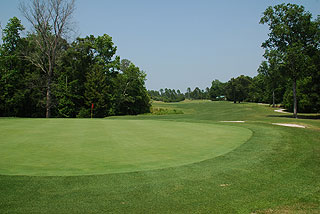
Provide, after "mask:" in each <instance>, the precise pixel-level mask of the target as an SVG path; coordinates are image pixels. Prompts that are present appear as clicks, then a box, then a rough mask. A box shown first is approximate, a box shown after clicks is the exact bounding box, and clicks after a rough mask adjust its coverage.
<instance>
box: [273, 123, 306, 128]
mask: <svg viewBox="0 0 320 214" xmlns="http://www.w3.org/2000/svg"><path fill="white" fill-rule="evenodd" d="M272 124H273V125H277V126H288V127H296V128H306V127H305V126H302V125H298V124H293V123H272Z"/></svg>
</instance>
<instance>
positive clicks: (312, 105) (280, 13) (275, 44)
mask: <svg viewBox="0 0 320 214" xmlns="http://www.w3.org/2000/svg"><path fill="white" fill-rule="evenodd" d="M260 24H266V25H268V27H269V31H270V32H269V34H268V36H269V38H268V39H267V40H266V41H265V42H264V43H263V44H262V47H263V48H264V49H265V53H264V55H263V56H264V58H265V61H263V62H262V63H261V65H260V66H259V68H258V70H257V71H258V75H257V76H255V77H253V78H252V77H248V76H244V75H240V76H238V77H236V78H231V79H230V80H229V81H228V82H225V83H223V82H220V81H219V80H214V81H212V84H211V87H210V88H206V90H205V91H204V90H200V89H198V88H196V89H197V90H196V89H195V90H194V91H192V92H191V90H190V88H188V89H187V92H186V93H185V94H184V98H185V99H186V98H189V99H199V98H200V99H207V98H209V99H211V100H221V99H227V100H229V101H233V102H242V101H249V102H263V103H270V104H272V105H273V106H274V105H275V104H276V103H278V104H282V105H283V106H284V107H285V108H286V109H288V110H289V111H292V112H293V115H294V117H297V113H298V109H299V111H300V112H320V16H318V17H317V18H316V19H314V20H313V19H312V15H311V13H309V12H307V11H305V9H304V7H303V6H299V5H295V4H290V3H289V4H280V5H276V6H274V7H272V6H270V7H268V8H267V9H266V10H265V12H264V13H263V17H262V18H261V20H260ZM149 93H150V95H151V97H152V98H153V99H154V97H160V98H157V99H162V100H163V101H170V99H166V96H167V95H166V94H165V93H161V92H160V93H156V92H154V91H153V92H150V91H149ZM194 94H197V96H193V95H194ZM199 94H200V96H199ZM181 99H182V98H181Z"/></svg>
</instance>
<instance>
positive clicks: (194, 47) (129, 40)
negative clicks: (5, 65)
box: [0, 0, 320, 91]
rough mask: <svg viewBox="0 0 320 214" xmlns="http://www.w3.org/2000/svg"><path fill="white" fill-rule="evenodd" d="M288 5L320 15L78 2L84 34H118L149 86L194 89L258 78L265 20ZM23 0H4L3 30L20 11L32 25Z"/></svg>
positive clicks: (256, 2)
mask: <svg viewBox="0 0 320 214" xmlns="http://www.w3.org/2000/svg"><path fill="white" fill-rule="evenodd" d="M288 2H290V3H296V4H302V5H304V6H305V8H306V10H307V11H310V12H311V13H312V14H313V16H314V18H315V17H316V16H317V15H320V1H319V0H305V1H301V0H300V1H280V0H277V1H276V0H241V1H239V0H219V1H217V0H198V1H196V0H161V1H152V0H117V1H114V0H113V1H109V0H91V1H89V0H78V1H76V7H77V9H76V11H75V14H74V21H75V28H76V30H77V31H78V34H77V35H78V36H81V37H85V36H87V35H90V34H92V35H95V36H98V35H102V34H105V33H106V34H108V35H110V36H112V38H113V42H114V43H115V45H116V46H117V47H118V52H117V55H120V56H121V58H126V59H129V60H131V61H132V62H133V63H134V64H135V65H137V66H139V67H140V68H141V69H142V70H144V71H145V72H146V73H147V82H146V86H147V88H148V89H156V90H159V89H160V88H166V87H167V88H175V89H180V90H181V91H186V88H187V87H191V88H192V89H193V88H195V87H200V88H202V89H204V88H205V87H210V85H211V81H212V80H214V79H219V80H220V81H222V82H226V81H228V80H229V79H230V78H232V77H237V76H239V75H241V74H243V75H248V76H251V77H253V76H255V75H256V74H257V68H258V67H259V65H260V63H261V61H262V60H263V57H262V54H263V52H264V50H263V49H262V48H261V43H262V42H263V41H264V40H266V39H267V34H268V28H267V26H264V25H260V24H259V20H260V18H261V16H262V13H263V11H264V10H265V9H266V8H267V6H270V5H275V4H279V3H288ZM18 3H19V0H1V8H0V22H1V24H2V26H3V27H4V26H5V24H6V23H7V21H8V19H9V18H11V17H13V16H17V17H18V18H19V19H21V20H22V23H23V24H24V25H25V26H26V27H27V28H28V23H27V21H26V20H24V19H23V17H22V15H21V14H20V12H19V10H18V9H17V7H18Z"/></svg>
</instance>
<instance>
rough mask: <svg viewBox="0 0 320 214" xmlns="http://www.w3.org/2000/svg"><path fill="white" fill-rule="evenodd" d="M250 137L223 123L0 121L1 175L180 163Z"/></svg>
mask: <svg viewBox="0 0 320 214" xmlns="http://www.w3.org/2000/svg"><path fill="white" fill-rule="evenodd" d="M251 135H252V133H251V131H250V130H248V129H246V128H242V127H236V126H230V125H221V124H203V123H185V122H170V121H153V120H110V119H93V120H90V119H1V120H0V174H6V175H37V176H55V175H57V176H66V175H91V174H107V173H118V172H132V171H140V170H150V169H160V168H166V167H172V166H180V165H184V164H190V163H194V162H198V161H202V160H206V159H209V158H213V157H216V156H219V155H222V154H225V153H228V152H230V151H232V150H233V149H235V148H237V147H238V146H239V145H241V144H242V143H244V142H246V141H247V140H248V139H249V138H250V137H251Z"/></svg>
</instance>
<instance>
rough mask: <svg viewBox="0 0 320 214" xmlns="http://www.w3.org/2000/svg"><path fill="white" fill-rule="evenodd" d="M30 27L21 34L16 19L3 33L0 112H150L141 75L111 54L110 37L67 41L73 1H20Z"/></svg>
mask: <svg viewBox="0 0 320 214" xmlns="http://www.w3.org/2000/svg"><path fill="white" fill-rule="evenodd" d="M20 8H21V11H22V12H23V14H24V16H25V17H26V19H27V20H28V21H29V22H30V23H31V25H32V26H33V29H31V33H28V34H27V36H26V37H21V32H22V31H23V30H25V28H24V26H23V25H22V24H21V21H20V20H19V19H18V18H17V17H13V18H11V19H10V20H9V22H8V23H7V25H6V26H5V28H4V29H3V31H2V45H1V47H0V116H15V117H16V116H18V117H44V116H46V117H90V116H91V111H93V112H92V115H93V117H106V116H112V115H125V114H130V115H135V114H141V113H146V112H149V111H150V98H149V96H148V93H147V90H146V87H145V81H146V74H145V72H143V71H142V70H140V69H139V67H137V66H135V65H134V64H133V63H132V62H131V61H129V60H127V59H122V60H120V57H119V56H116V55H115V54H116V51H117V47H116V46H115V45H114V43H113V42H112V38H111V37H110V36H109V35H107V34H104V35H102V36H97V37H95V36H92V35H90V36H86V37H85V38H77V39H76V40H75V41H73V42H67V40H66V39H64V38H63V35H65V34H66V33H67V31H68V27H70V26H69V25H68V24H70V23H69V21H70V20H69V17H70V16H71V14H72V12H73V10H74V1H67V0H49V1H40V0H33V1H30V4H28V5H24V4H22V5H20Z"/></svg>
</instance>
